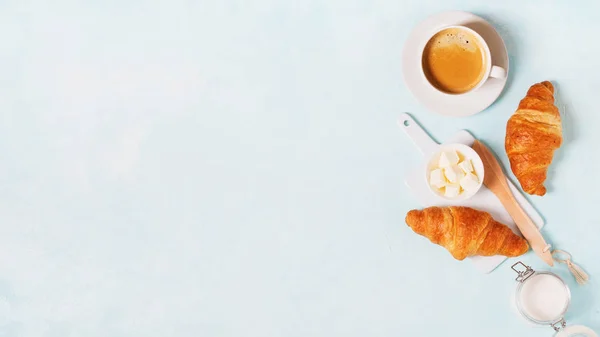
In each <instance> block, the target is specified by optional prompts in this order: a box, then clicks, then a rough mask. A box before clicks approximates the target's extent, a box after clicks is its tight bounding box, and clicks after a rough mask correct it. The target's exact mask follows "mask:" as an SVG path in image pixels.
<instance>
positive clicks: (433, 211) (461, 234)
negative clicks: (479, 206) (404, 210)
mask: <svg viewBox="0 0 600 337" xmlns="http://www.w3.org/2000/svg"><path fill="white" fill-rule="evenodd" d="M406 224H407V225H408V226H409V227H410V228H412V230H413V231H414V232H415V233H417V234H419V235H422V236H424V237H426V238H428V239H429V240H430V241H431V242H433V243H435V244H438V245H440V246H442V247H444V248H446V249H447V250H448V251H449V252H450V254H452V256H454V258H455V259H457V260H464V259H465V258H466V257H468V256H474V255H482V256H492V255H504V256H509V257H514V256H520V255H523V254H525V253H526V252H527V251H528V250H529V245H528V244H527V241H526V240H525V239H523V238H521V237H520V236H518V235H517V234H515V233H513V231H512V230H511V229H510V228H508V227H507V226H506V225H503V224H501V223H499V222H497V221H495V220H494V219H493V218H492V216H491V215H490V214H488V213H486V212H483V211H478V210H476V209H473V208H469V207H459V206H450V207H429V208H425V209H424V210H421V211H419V210H412V211H409V212H408V214H406Z"/></svg>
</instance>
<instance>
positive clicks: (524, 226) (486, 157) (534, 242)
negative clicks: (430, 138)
mask: <svg viewBox="0 0 600 337" xmlns="http://www.w3.org/2000/svg"><path fill="white" fill-rule="evenodd" d="M472 148H473V150H475V152H477V154H479V156H480V157H481V160H482V161H483V167H484V174H483V184H484V185H485V186H487V188H488V189H489V190H490V191H492V192H493V193H494V194H495V195H496V196H497V197H498V199H500V202H501V203H502V205H504V208H506V211H507V212H508V214H510V216H511V217H512V218H513V220H514V221H515V224H517V227H519V230H520V231H521V233H522V234H523V236H524V237H525V239H526V240H527V241H528V242H529V245H530V246H531V248H532V249H533V251H534V252H535V253H536V254H537V255H538V256H539V257H540V258H541V259H542V260H544V262H546V263H547V264H548V265H550V266H553V265H554V261H553V260H552V253H551V252H550V245H548V244H547V243H546V241H545V240H544V237H543V236H542V233H540V230H539V229H538V228H537V226H536V225H535V223H533V221H531V219H530V218H529V216H528V215H527V213H525V211H523V209H522V208H521V206H520V205H519V203H518V202H517V200H516V199H515V196H514V195H513V194H512V192H511V190H510V187H508V183H507V181H506V175H505V174H504V171H503V170H502V166H500V163H499V162H498V160H497V159H496V157H495V156H494V154H493V153H492V151H490V149H488V148H487V147H486V146H485V145H483V144H482V143H481V142H480V141H478V140H475V142H474V143H473V146H472Z"/></svg>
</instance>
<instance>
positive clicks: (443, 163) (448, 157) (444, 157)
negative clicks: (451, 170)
mask: <svg viewBox="0 0 600 337" xmlns="http://www.w3.org/2000/svg"><path fill="white" fill-rule="evenodd" d="M458 161H459V158H458V154H457V153H456V151H444V152H442V154H441V155H440V162H439V165H440V167H441V168H445V167H450V166H454V165H456V164H458Z"/></svg>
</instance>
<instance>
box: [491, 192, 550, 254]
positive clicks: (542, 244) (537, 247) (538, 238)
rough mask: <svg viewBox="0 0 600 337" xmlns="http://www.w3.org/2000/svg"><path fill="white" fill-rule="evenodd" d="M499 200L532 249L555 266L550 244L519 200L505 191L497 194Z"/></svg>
mask: <svg viewBox="0 0 600 337" xmlns="http://www.w3.org/2000/svg"><path fill="white" fill-rule="evenodd" d="M497 196H498V199H500V202H502V205H504V208H506V211H507V212H508V214H510V217H511V218H513V220H514V221H515V223H516V224H517V227H519V229H520V230H521V234H523V236H524V237H525V239H526V240H527V241H528V242H529V244H530V245H531V249H533V251H534V252H535V253H536V254H537V255H538V256H539V257H540V258H541V259H542V260H544V262H546V263H547V264H548V265H550V266H554V260H553V259H552V253H551V252H550V249H547V247H548V244H547V243H546V241H545V240H544V237H543V236H542V235H541V233H540V232H539V229H538V228H537V226H536V225H535V224H534V223H533V221H531V218H529V215H527V213H525V211H524V210H523V209H522V208H521V206H519V203H517V200H516V199H515V197H514V196H513V195H512V193H511V192H510V191H509V190H508V191H504V193H499V194H497Z"/></svg>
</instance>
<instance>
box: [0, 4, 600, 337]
mask: <svg viewBox="0 0 600 337" xmlns="http://www.w3.org/2000/svg"><path fill="white" fill-rule="evenodd" d="M484 3H487V4H484ZM445 10H467V11H471V12H474V13H476V14H478V15H481V16H483V17H485V18H487V19H488V20H489V21H490V22H492V23H493V25H494V26H495V27H496V28H497V29H498V31H499V32H500V34H501V35H502V37H503V38H504V39H505V41H506V43H507V46H508V50H509V54H510V60H511V74H510V78H509V81H508V86H507V88H506V89H505V91H504V93H503V95H502V96H501V97H500V99H499V100H498V101H497V102H496V103H495V104H494V105H493V106H492V107H490V108H489V109H488V110H486V111H485V112H483V113H480V114H478V115H475V116H473V117H469V118H462V119H452V118H446V117H441V116H438V115H435V114H433V113H431V112H428V111H426V110H425V109H424V108H423V107H422V106H421V105H420V104H419V103H418V102H417V101H416V100H415V99H414V98H413V97H412V96H411V95H410V93H409V91H408V90H407V88H406V87H405V86H404V83H403V81H402V73H401V71H400V56H401V51H402V45H403V42H404V40H405V39H406V37H407V36H408V34H409V32H410V30H411V28H412V27H413V26H414V25H415V24H417V23H418V22H419V21H420V20H423V19H424V18H426V17H427V16H428V15H431V14H434V13H437V12H440V11H445ZM599 12H600V3H599V2H596V1H577V2H568V1H541V0H539V1H522V0H519V1H516V0H503V1H493V2H492V1H475V0H446V1H425V0H421V1H413V2H407V1H367V0H308V1H275V0H255V1H235V0H201V1H199V2H198V1H147V2H143V1H94V2H92V1H83V2H77V1H68V0H59V1H51V2H48V1H40V0H30V1H22V0H8V1H3V2H1V3H0V37H1V39H0V41H1V43H0V118H1V121H0V158H1V161H2V162H1V163H2V165H1V166H0V181H1V187H2V188H1V189H0V336H8V337H16V336H48V337H54V336H57V337H58V336H60V337H68V336H86V337H92V336H102V337H112V336H115V337H117V336H118V337H121V336H160V337H163V336H203V337H204V336H206V337H208V336H226V337H229V336H231V337H233V336H257V337H258V336H260V337H267V336H286V337H294V336H298V337H300V336H327V337H332V336H340V337H341V336H357V337H358V336H361V337H362V336H405V335H416V336H442V335H444V336H488V337H504V336H540V337H541V336H551V335H552V334H553V331H552V330H551V329H550V328H549V327H543V328H536V327H531V326H530V325H528V324H527V323H526V322H524V321H523V320H522V319H520V317H519V316H518V315H517V314H516V313H515V311H514V310H513V309H512V307H511V301H510V299H511V296H512V293H513V290H514V289H515V286H516V285H515V282H514V276H515V275H513V272H512V271H511V270H510V263H504V264H503V265H501V266H500V267H499V269H497V270H496V271H494V272H493V273H491V274H489V275H482V274H480V273H478V272H477V271H476V270H475V269H474V268H473V266H472V265H471V264H470V263H469V262H468V261H465V262H458V261H455V260H454V259H452V258H451V256H450V255H449V254H448V253H447V252H446V251H445V250H444V249H442V248H439V247H437V246H435V245H432V244H430V243H429V242H428V241H427V240H426V239H424V238H421V237H419V236H417V235H416V234H414V233H413V232H412V231H411V230H410V229H409V228H408V227H407V226H406V225H405V224H404V216H405V214H406V212H407V211H408V210H409V209H412V208H416V207H419V206H420V205H418V204H417V202H416V201H415V199H414V198H413V197H412V196H411V195H410V194H409V192H408V190H407V188H406V187H405V186H404V183H403V181H402V179H403V177H404V174H405V173H406V172H407V171H408V170H410V169H412V168H413V167H414V166H415V165H417V164H418V160H419V158H420V156H419V153H418V151H417V149H416V148H414V147H413V146H412V144H411V143H410V141H409V140H408V138H407V137H406V136H405V135H404V134H403V133H402V131H401V130H400V129H399V128H398V127H397V126H396V118H397V117H398V115H399V114H400V113H401V112H411V113H412V114H413V116H415V118H417V119H418V120H419V121H420V122H421V123H422V124H423V125H424V126H425V127H427V128H428V130H429V131H430V132H431V133H432V134H433V135H434V136H435V137H436V138H437V139H438V140H444V139H446V138H448V137H449V136H451V135H452V134H454V133H455V132H456V131H458V130H460V129H462V128H466V129H468V130H470V131H472V132H473V133H474V134H475V135H476V136H477V137H479V138H481V139H483V140H484V141H485V142H487V143H488V144H489V145H490V146H491V147H492V148H493V149H494V150H496V152H497V153H498V154H499V156H500V157H501V159H502V160H503V161H504V162H505V163H506V162H507V158H506V156H505V154H504V152H503V151H502V149H503V141H504V132H505V129H504V126H505V123H506V120H507V119H508V117H509V116H510V115H511V113H512V112H513V111H514V109H515V108H516V106H517V104H518V101H519V100H520V99H521V98H522V97H523V95H524V94H525V92H526V90H527V89H528V87H529V86H530V85H531V84H533V83H535V82H537V81H541V80H552V81H554V83H556V84H557V88H558V93H557V97H558V100H559V102H558V104H559V107H560V108H561V110H562V113H563V118H564V133H565V143H564V146H563V148H561V149H560V151H559V152H558V154H557V158H555V161H554V163H553V164H552V166H551V168H550V176H549V180H548V185H549V190H550V192H549V193H548V194H547V195H546V196H545V197H543V198H539V197H532V198H530V200H532V202H533V203H534V204H535V206H536V207H537V208H538V209H539V211H540V213H541V214H542V215H543V216H544V217H545V219H546V222H547V225H546V228H545V235H546V237H547V239H548V240H549V241H551V242H552V243H553V244H554V245H555V246H556V247H560V248H563V249H566V250H568V251H570V252H571V253H572V254H573V256H574V257H575V260H576V262H577V263H579V264H580V265H581V266H582V267H584V268H585V269H586V270H587V271H588V272H589V274H590V275H591V277H592V279H591V282H590V284H588V285H587V286H583V287H582V286H578V285H576V284H575V282H574V279H573V278H572V277H571V276H570V275H569V274H568V272H567V270H566V267H565V266H564V265H561V266H558V267H556V268H554V269H553V270H554V271H555V272H557V273H558V274H559V275H561V276H563V277H564V278H565V280H566V281H568V282H569V284H570V286H571V291H572V294H573V302H572V306H571V310H570V311H569V313H568V315H567V320H568V321H569V322H570V323H578V324H584V325H588V326H590V327H592V328H594V329H595V330H596V331H600V292H599V291H600V287H599V281H598V279H599V278H600V263H598V257H599V256H600V248H599V247H600V245H599V244H598V243H599V240H600V210H599V207H598V201H599V198H598V191H599V190H600V179H598V171H599V169H600V160H599V159H598V143H599V142H600V133H599V132H598V128H599V127H600V112H599V107H598V97H599V92H600V78H599V77H598V75H597V73H598V71H597V67H598V54H599V53H600V47H599V45H598V42H597V32H598V31H600V22H599V21H598V19H597V15H598V13H599ZM523 261H524V262H526V263H528V264H531V265H532V266H533V267H534V268H543V266H542V264H541V263H540V261H539V260H538V259H537V258H536V257H535V256H534V255H533V254H532V253H528V254H527V255H526V256H525V257H523Z"/></svg>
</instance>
